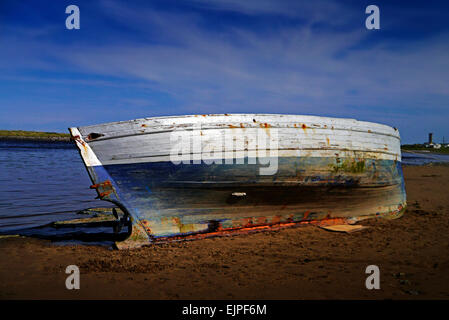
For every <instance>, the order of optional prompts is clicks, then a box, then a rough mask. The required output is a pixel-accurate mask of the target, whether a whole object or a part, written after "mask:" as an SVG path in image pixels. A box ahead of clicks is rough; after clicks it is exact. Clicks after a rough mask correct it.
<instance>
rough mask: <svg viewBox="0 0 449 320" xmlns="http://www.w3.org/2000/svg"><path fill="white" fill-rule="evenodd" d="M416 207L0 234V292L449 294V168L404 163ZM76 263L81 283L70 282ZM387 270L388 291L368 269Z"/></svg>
mask: <svg viewBox="0 0 449 320" xmlns="http://www.w3.org/2000/svg"><path fill="white" fill-rule="evenodd" d="M404 176H405V180H406V189H407V202H408V208H407V211H406V213H405V214H404V216H403V217H402V218H400V219H396V220H383V219H374V220H369V221H365V222H363V223H362V224H363V225H364V226H369V228H367V229H364V230H362V231H359V232H355V233H351V234H345V233H337V232H329V231H326V230H323V229H320V228H318V227H314V226H305V227H299V228H291V229H284V230H278V231H268V232H262V233H256V234H248V235H240V236H234V237H226V238H214V239H205V240H199V241H190V242H180V243H173V244H164V245H155V246H152V247H146V248H141V249H136V250H124V251H117V250H111V249H109V248H106V247H101V246H82V245H77V246H73V245H71V246H61V245H58V246H56V245H54V244H52V243H51V242H49V241H45V240H37V239H30V238H23V237H7V238H1V239H0V259H1V260H0V261H1V262H0V299H94V298H95V299H449V232H448V228H449V196H448V190H449V166H419V167H417V166H413V167H412V166H408V167H405V168H404ZM72 264H74V265H77V266H79V268H80V272H81V280H80V284H81V288H80V290H67V289H66V287H65V279H66V277H67V275H66V274H65V272H64V271H65V268H66V266H68V265H72ZM372 264H374V265H377V266H378V267H379V268H380V281H381V288H380V290H367V289H366V288H365V279H366V277H367V276H368V275H366V274H365V268H366V267H367V266H368V265H372Z"/></svg>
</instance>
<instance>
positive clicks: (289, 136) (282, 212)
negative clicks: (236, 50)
mask: <svg viewBox="0 0 449 320" xmlns="http://www.w3.org/2000/svg"><path fill="white" fill-rule="evenodd" d="M295 117H296V118H295ZM186 119H187V120H186ZM198 119H200V120H198ZM189 121H190V122H189ZM195 121H202V124H203V128H202V130H204V126H207V125H209V126H210V128H209V129H208V130H209V131H202V133H203V132H205V133H206V134H210V136H209V140H208V141H209V142H210V141H214V140H213V139H215V138H214V137H217V136H220V134H221V135H222V134H223V130H236V129H235V128H242V127H249V126H251V125H254V126H260V127H263V128H266V130H271V129H272V128H278V129H279V130H280V132H281V134H285V138H282V137H281V140H280V141H281V144H280V146H279V155H280V157H279V158H278V170H277V172H276V174H274V175H269V176H263V175H259V174H258V172H259V169H260V167H261V165H260V164H249V163H252V162H251V161H248V160H249V159H248V158H245V159H244V161H242V163H243V164H236V163H234V164H212V165H206V164H205V163H199V164H178V165H175V164H173V163H172V162H170V161H166V160H167V152H161V150H162V151H163V149H164V148H166V145H167V144H168V140H167V139H168V138H167V137H168V134H169V132H170V130H171V131H173V130H176V129H177V128H179V127H182V128H184V129H185V128H187V129H189V128H193V130H194V127H193V122H195ZM254 121H255V122H254ZM170 123H171V128H169V124H170ZM295 124H296V126H295ZM189 126H190V127H189ZM296 127H299V130H298V129H293V128H296ZM111 128H112V129H111ZM142 128H144V129H142ZM223 128H226V129H223ZM270 128H271V129H270ZM312 128H314V129H312ZM142 130H144V132H142ZM145 130H147V131H145ZM151 130H153V131H151ZM292 130H295V131H292ZM70 131H71V134H72V137H73V138H74V140H75V141H76V143H77V146H78V148H79V150H80V153H81V156H82V158H83V160H84V162H85V164H86V167H87V169H88V172H89V175H90V177H91V179H92V181H93V183H94V185H93V186H92V187H93V188H95V189H97V191H98V194H99V198H100V199H103V200H106V201H111V202H114V203H116V204H117V205H119V206H120V208H121V209H122V210H123V211H124V212H127V213H128V214H129V215H130V217H131V220H132V226H131V229H132V231H131V234H130V237H129V238H128V240H126V241H125V242H123V243H118V244H117V246H118V247H119V248H123V247H136V246H140V245H144V244H148V243H152V242H157V241H167V240H176V239H191V238H202V237H207V236H220V235H227V234H229V233H234V232H242V231H245V230H247V231H251V230H264V229H266V228H268V227H273V226H276V227H282V226H291V225H295V224H304V223H307V224H308V223H318V224H331V223H354V222H356V221H359V220H361V219H365V218H369V217H379V216H381V217H392V218H395V217H398V216H400V215H401V214H402V213H403V211H404V208H405V206H406V198H405V189H404V180H403V176H402V169H401V162H400V148H399V146H400V143H399V134H398V133H397V131H396V130H395V129H393V128H390V127H387V126H383V125H378V124H370V123H366V122H359V121H355V120H351V119H334V118H320V117H306V116H290V117H289V118H286V116H284V115H211V116H201V117H195V116H184V117H164V118H148V119H140V120H134V121H129V122H119V123H112V124H105V125H99V126H90V127H82V128H71V129H70ZM308 131H310V132H308ZM335 131H337V132H338V133H336V134H333V132H335ZM373 132H374V133H373ZM92 133H95V135H93V134H92ZM211 133H212V134H211ZM211 137H212V138H211ZM370 137H372V139H370ZM359 140H360V142H358V141H359ZM154 145H157V146H158V148H156V147H154ZM364 146H365V147H364ZM385 149H387V150H385ZM118 155H119V156H118ZM124 155H125V156H124ZM161 160H165V161H161ZM261 163H264V162H261Z"/></svg>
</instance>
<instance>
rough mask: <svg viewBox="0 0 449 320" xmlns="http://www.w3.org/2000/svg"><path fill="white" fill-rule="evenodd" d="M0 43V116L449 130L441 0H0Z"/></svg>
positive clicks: (1, 120)
mask: <svg viewBox="0 0 449 320" xmlns="http://www.w3.org/2000/svg"><path fill="white" fill-rule="evenodd" d="M70 4H75V5H78V7H79V8H80V12H81V29H80V30H67V29H66V28H65V19H66V17H67V16H68V15H67V14H66V13H65V8H66V7H67V6H68V5H70ZM370 4H375V5H377V6H378V7H379V8H380V26H381V29H380V30H367V29H366V28H365V18H366V17H367V15H366V14H365V8H366V6H368V5H370ZM0 47H1V50H0V128H1V129H24V130H45V131H58V132H66V128H67V127H69V126H81V125H88V124H95V123H102V122H109V121H119V120H129V119H134V118H141V117H150V116H161V115H178V114H204V113H247V112H249V113H253V112H255V113H292V114H308V115H309V114H310V115H320V116H335V117H350V118H355V119H358V120H366V121H374V122H380V123H385V124H388V125H391V126H394V127H397V128H399V130H400V132H401V136H402V139H403V142H404V143H411V142H422V141H424V140H425V139H427V133H428V132H433V133H434V136H435V138H436V139H437V140H441V139H442V137H443V136H445V139H446V141H449V129H448V127H449V125H448V124H449V121H448V120H449V2H448V1H398V0H389V1H330V0H329V1H321V0H318V1H297V0H296V1H282V0H188V1H172V0H164V1H119V0H103V1H79V0H70V1H62V0H51V1H44V0H41V1H31V0H21V1H16V0H1V1H0Z"/></svg>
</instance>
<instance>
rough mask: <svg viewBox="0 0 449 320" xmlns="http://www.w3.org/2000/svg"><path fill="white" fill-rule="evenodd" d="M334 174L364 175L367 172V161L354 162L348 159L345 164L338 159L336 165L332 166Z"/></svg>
mask: <svg viewBox="0 0 449 320" xmlns="http://www.w3.org/2000/svg"><path fill="white" fill-rule="evenodd" d="M330 166H331V168H332V171H333V172H334V173H338V172H351V173H362V172H364V171H365V160H363V159H362V160H360V161H359V160H354V159H351V160H349V159H346V160H344V161H343V162H341V161H340V159H337V163H336V164H331V165H330Z"/></svg>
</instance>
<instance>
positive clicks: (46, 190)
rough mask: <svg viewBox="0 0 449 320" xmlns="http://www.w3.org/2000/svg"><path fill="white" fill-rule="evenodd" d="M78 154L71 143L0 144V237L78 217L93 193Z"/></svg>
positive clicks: (90, 202)
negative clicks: (6, 233)
mask: <svg viewBox="0 0 449 320" xmlns="http://www.w3.org/2000/svg"><path fill="white" fill-rule="evenodd" d="M90 185H91V181H90V179H89V176H88V174H87V171H86V169H85V168H84V165H83V163H82V161H81V158H80V156H79V154H78V151H77V150H76V149H75V147H74V146H73V145H72V144H69V143H35V142H15V141H13V142H10V141H0V233H4V232H8V233H9V232H10V231H12V230H19V229H24V228H31V227H35V226H40V225H44V224H47V223H50V222H53V221H57V220H64V219H71V218H79V216H77V215H76V214H75V213H76V212H77V211H79V210H82V209H86V208H88V207H95V206H97V207H100V206H108V205H107V203H106V202H104V201H100V200H94V198H95V197H96V196H97V194H96V192H95V190H91V189H89V186H90Z"/></svg>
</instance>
